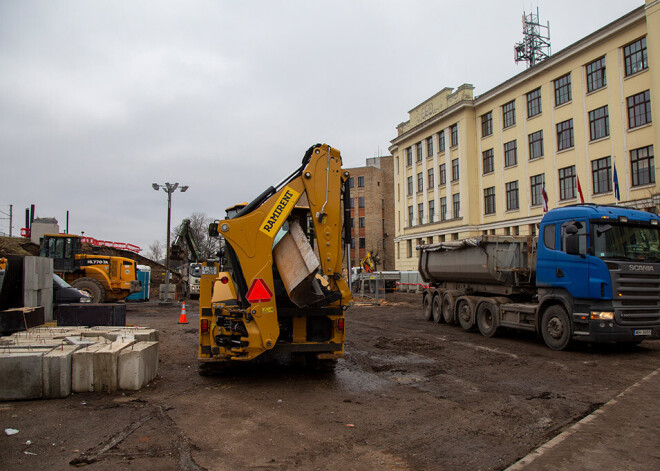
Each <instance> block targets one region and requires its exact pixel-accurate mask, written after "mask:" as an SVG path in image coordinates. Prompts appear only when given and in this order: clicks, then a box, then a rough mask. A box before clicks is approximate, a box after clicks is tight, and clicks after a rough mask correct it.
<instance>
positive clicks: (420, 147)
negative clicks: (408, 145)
mask: <svg viewBox="0 0 660 471" xmlns="http://www.w3.org/2000/svg"><path fill="white" fill-rule="evenodd" d="M415 147H416V148H417V162H421V161H422V143H421V142H418V143H417V144H416V145H415Z"/></svg>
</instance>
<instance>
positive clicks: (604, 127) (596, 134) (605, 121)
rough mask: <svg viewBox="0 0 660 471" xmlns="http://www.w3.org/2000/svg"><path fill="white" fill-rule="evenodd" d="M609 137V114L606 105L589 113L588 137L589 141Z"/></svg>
mask: <svg viewBox="0 0 660 471" xmlns="http://www.w3.org/2000/svg"><path fill="white" fill-rule="evenodd" d="M609 135H610V113H609V111H608V108H607V105H605V106H603V107H601V108H596V109H595V110H593V111H590V112H589V137H590V138H591V140H592V141H593V140H596V139H600V138H602V137H606V136H609Z"/></svg>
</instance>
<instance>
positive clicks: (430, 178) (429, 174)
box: [427, 168, 435, 188]
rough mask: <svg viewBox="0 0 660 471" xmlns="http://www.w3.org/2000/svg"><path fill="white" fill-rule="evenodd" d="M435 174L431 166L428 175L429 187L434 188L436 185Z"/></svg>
mask: <svg viewBox="0 0 660 471" xmlns="http://www.w3.org/2000/svg"><path fill="white" fill-rule="evenodd" d="M434 175H435V172H434V170H433V169H432V168H430V169H429V171H428V177H427V178H428V187H429V188H433V186H434V185H435V181H434V180H435V178H434Z"/></svg>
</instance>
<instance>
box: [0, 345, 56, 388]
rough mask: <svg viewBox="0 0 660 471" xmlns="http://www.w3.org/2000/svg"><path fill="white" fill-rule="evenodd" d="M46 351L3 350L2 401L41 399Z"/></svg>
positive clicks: (0, 363)
mask: <svg viewBox="0 0 660 471" xmlns="http://www.w3.org/2000/svg"><path fill="white" fill-rule="evenodd" d="M45 351H47V350H45V349H24V348H19V349H8V348H7V349H3V350H2V353H1V354H0V378H2V381H0V401H12V400H20V399H40V398H41V396H42V360H43V355H44V353H45Z"/></svg>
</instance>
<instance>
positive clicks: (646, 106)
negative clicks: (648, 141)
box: [627, 90, 651, 129]
mask: <svg viewBox="0 0 660 471" xmlns="http://www.w3.org/2000/svg"><path fill="white" fill-rule="evenodd" d="M627 101H628V127H629V128H630V129H632V128H636V127H638V126H643V125H644V124H648V123H650V122H651V94H650V93H649V91H648V90H646V91H645V92H642V93H638V94H637V95H633V96H629V97H628V98H627Z"/></svg>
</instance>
